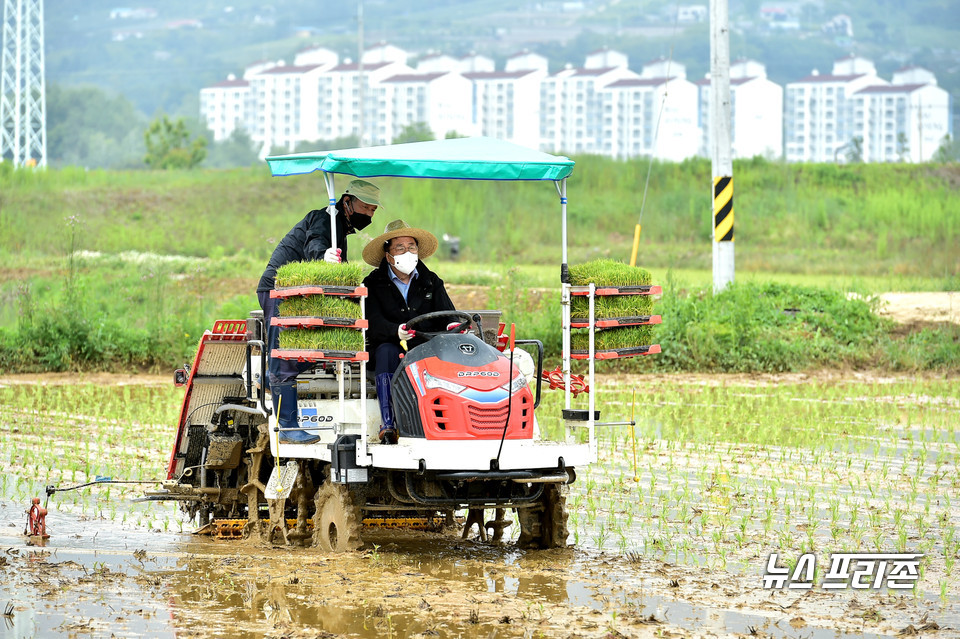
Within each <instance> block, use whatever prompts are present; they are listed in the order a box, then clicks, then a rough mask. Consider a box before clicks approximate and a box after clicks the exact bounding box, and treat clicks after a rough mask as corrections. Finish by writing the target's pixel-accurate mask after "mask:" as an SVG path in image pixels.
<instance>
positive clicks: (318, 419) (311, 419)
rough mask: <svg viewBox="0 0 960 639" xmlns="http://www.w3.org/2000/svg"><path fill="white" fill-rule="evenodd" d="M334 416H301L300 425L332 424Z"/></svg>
mask: <svg viewBox="0 0 960 639" xmlns="http://www.w3.org/2000/svg"><path fill="white" fill-rule="evenodd" d="M332 421H333V415H307V414H302V415H300V423H301V424H303V423H309V424H322V423H323V422H332Z"/></svg>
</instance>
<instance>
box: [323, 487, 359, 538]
mask: <svg viewBox="0 0 960 639" xmlns="http://www.w3.org/2000/svg"><path fill="white" fill-rule="evenodd" d="M316 506H317V507H316V511H315V513H314V516H313V545H314V546H317V547H319V548H320V549H322V550H324V551H326V552H350V551H352V550H356V549H357V548H359V547H360V546H361V545H362V543H363V542H362V541H360V522H361V519H360V506H358V505H357V504H355V503H354V501H353V496H352V495H351V494H350V491H349V490H348V489H347V487H346V486H344V485H343V484H334V483H332V482H330V481H329V480H328V481H325V482H324V483H323V485H322V486H321V487H320V490H318V491H317V498H316Z"/></svg>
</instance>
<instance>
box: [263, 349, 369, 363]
mask: <svg viewBox="0 0 960 639" xmlns="http://www.w3.org/2000/svg"><path fill="white" fill-rule="evenodd" d="M270 357H276V358H277V359H289V360H293V361H297V362H321V361H327V360H333V361H344V362H368V361H370V353H368V352H366V351H311V350H307V349H303V348H290V349H279V348H275V349H273V350H272V351H270Z"/></svg>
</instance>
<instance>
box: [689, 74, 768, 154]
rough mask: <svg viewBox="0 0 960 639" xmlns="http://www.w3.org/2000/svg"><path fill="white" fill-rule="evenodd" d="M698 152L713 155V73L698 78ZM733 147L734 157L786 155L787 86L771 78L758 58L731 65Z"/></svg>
mask: <svg viewBox="0 0 960 639" xmlns="http://www.w3.org/2000/svg"><path fill="white" fill-rule="evenodd" d="M696 84H697V88H698V89H699V109H698V126H699V128H700V131H701V139H700V145H699V150H698V154H699V155H701V156H703V157H710V155H711V150H710V136H711V135H712V132H711V127H710V94H711V91H710V76H709V74H707V77H706V78H704V79H702V80H700V81H698V82H697V83H696ZM730 119H731V123H730V127H731V128H730V150H731V153H732V155H733V157H734V158H752V157H754V156H757V155H759V156H762V157H766V158H779V157H781V156H782V155H783V87H781V86H780V85H779V84H777V83H775V82H772V81H770V80H768V79H767V69H766V66H764V65H763V64H761V63H760V62H757V61H756V60H746V59H744V60H737V61H735V62H733V63H732V64H731V65H730Z"/></svg>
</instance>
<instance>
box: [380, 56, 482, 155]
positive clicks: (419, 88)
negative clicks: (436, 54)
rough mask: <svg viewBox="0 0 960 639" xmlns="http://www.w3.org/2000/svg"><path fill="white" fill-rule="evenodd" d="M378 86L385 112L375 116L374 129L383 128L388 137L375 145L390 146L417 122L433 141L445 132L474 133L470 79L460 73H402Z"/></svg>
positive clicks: (385, 136)
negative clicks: (380, 90)
mask: <svg viewBox="0 0 960 639" xmlns="http://www.w3.org/2000/svg"><path fill="white" fill-rule="evenodd" d="M381 84H382V87H383V96H384V106H386V110H385V111H380V112H378V113H376V114H375V115H376V117H377V126H378V127H380V126H383V127H384V129H385V133H387V135H384V136H383V137H382V138H379V137H378V138H377V140H378V141H377V144H389V143H390V141H392V140H393V139H394V138H395V137H397V136H398V135H399V134H400V132H401V131H402V130H403V128H404V127H406V126H408V125H410V124H413V123H416V122H423V123H425V124H426V125H427V126H428V127H429V128H430V130H431V131H432V132H433V137H434V138H443V137H445V136H446V135H447V134H448V133H456V134H458V135H473V134H474V130H473V126H472V123H471V121H470V100H471V91H470V88H471V87H470V80H468V79H467V78H465V77H463V76H462V75H460V74H459V73H457V72H452V71H451V72H444V71H439V72H435V73H409V74H401V75H395V76H392V77H390V78H386V79H385V80H383V81H382V83H381ZM378 132H379V128H378ZM381 140H382V141H381Z"/></svg>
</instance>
